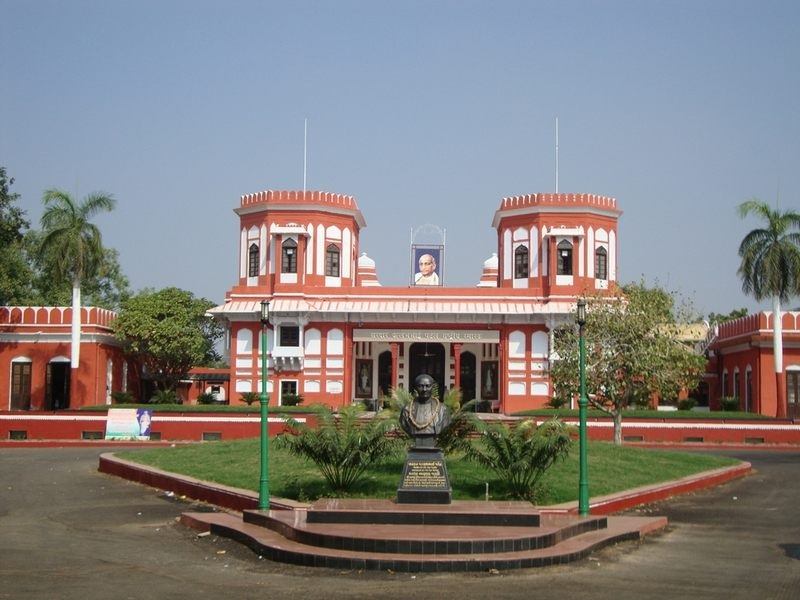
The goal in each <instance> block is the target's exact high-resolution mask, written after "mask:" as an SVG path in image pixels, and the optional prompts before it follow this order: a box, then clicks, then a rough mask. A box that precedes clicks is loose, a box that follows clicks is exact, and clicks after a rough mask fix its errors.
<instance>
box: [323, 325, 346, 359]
mask: <svg viewBox="0 0 800 600" xmlns="http://www.w3.org/2000/svg"><path fill="white" fill-rule="evenodd" d="M326 354H327V355H328V356H341V355H342V354H344V333H343V332H342V330H341V329H331V330H330V331H329V332H328V335H327V345H326Z"/></svg>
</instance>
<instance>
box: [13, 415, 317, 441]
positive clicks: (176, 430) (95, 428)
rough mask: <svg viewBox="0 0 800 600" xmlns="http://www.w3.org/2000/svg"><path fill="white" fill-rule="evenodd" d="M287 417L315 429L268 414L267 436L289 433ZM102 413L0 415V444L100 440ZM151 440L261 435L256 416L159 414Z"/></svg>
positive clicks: (312, 421) (310, 421) (308, 419)
mask: <svg viewBox="0 0 800 600" xmlns="http://www.w3.org/2000/svg"><path fill="white" fill-rule="evenodd" d="M287 418H293V419H295V420H296V421H298V422H299V423H304V424H306V425H309V426H311V427H315V426H316V423H317V421H316V416H315V415H314V414H307V413H298V414H293V415H290V417H287V415H285V414H284V415H276V414H273V415H270V416H269V425H268V429H269V435H270V437H275V436H277V435H280V434H281V433H284V432H286V431H288V430H289V426H288V425H287V423H286V419H287ZM105 428H106V414H105V413H91V412H87V411H63V412H62V411H59V412H56V413H36V414H31V413H29V412H25V411H13V412H1V413H0V442H1V441H5V440H10V439H15V440H18V439H24V440H29V441H34V440H86V439H103V437H104V436H105ZM151 432H152V433H153V439H160V440H161V441H174V442H179V441H180V442H182V441H195V442H199V441H203V440H212V439H221V440H235V439H242V438H254V437H258V436H259V435H260V434H261V417H260V415H258V414H257V413H255V414H251V413H244V414H237V413H216V414H215V413H166V412H162V413H159V412H158V411H157V410H156V411H155V412H154V414H153V421H152V425H151Z"/></svg>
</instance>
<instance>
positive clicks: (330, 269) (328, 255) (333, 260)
mask: <svg viewBox="0 0 800 600" xmlns="http://www.w3.org/2000/svg"><path fill="white" fill-rule="evenodd" d="M339 274H340V270H339V247H338V246H337V245H336V244H328V248H327V249H326V250H325V275H326V276H328V277H339Z"/></svg>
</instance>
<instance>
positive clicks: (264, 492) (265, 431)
mask: <svg viewBox="0 0 800 600" xmlns="http://www.w3.org/2000/svg"><path fill="white" fill-rule="evenodd" d="M268 322H269V300H262V301H261V398H260V403H261V477H260V479H259V482H258V509H259V510H269V417H268V414H269V410H268V408H267V323H268Z"/></svg>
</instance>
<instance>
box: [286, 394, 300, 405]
mask: <svg viewBox="0 0 800 600" xmlns="http://www.w3.org/2000/svg"><path fill="white" fill-rule="evenodd" d="M302 403H303V395H302V394H284V395H283V396H281V406H297V405H298V404H302Z"/></svg>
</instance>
